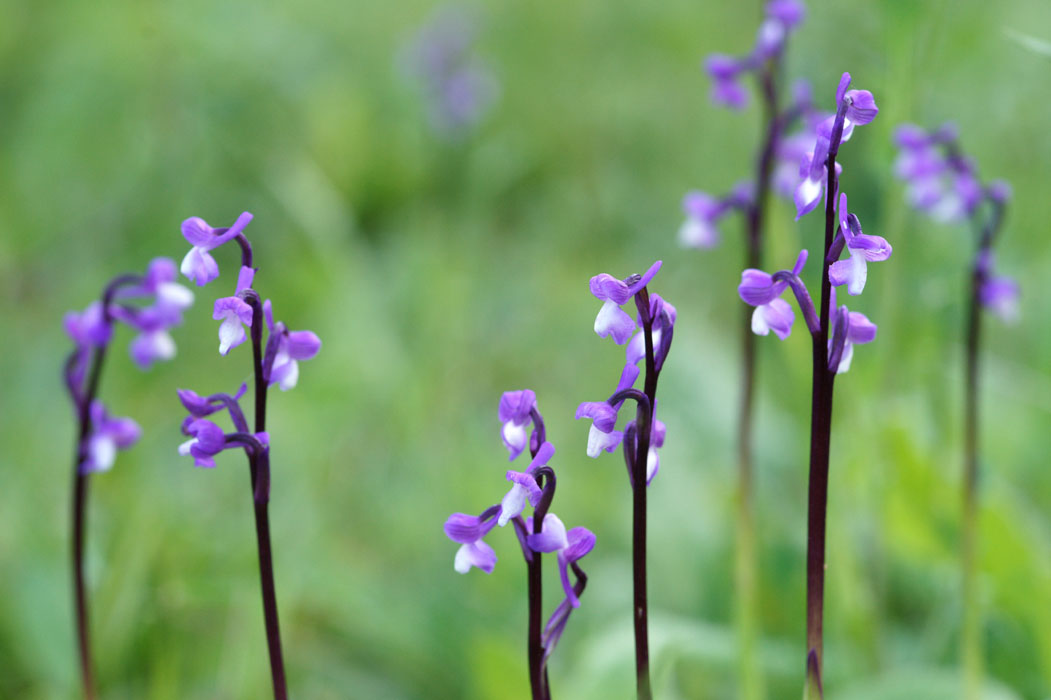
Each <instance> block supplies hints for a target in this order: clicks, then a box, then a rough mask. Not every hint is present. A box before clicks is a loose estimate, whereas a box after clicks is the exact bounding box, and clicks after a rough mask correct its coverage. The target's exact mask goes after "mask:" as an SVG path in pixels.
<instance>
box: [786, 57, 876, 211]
mask: <svg viewBox="0 0 1051 700" xmlns="http://www.w3.org/2000/svg"><path fill="white" fill-rule="evenodd" d="M849 87H850V74H849V73H844V74H843V77H842V78H841V79H840V81H839V87H838V88H837V90H836V107H837V110H836V114H834V115H832V116H829V117H826V118H825V119H823V120H821V121H820V122H819V123H818V124H817V127H816V129H815V131H816V132H817V137H816V139H814V141H813V144H814V146H813V148H812V149H811V150H810V151H809V152H808V153H807V154H806V155H805V156H804V157H803V159H802V160H801V162H800V164H799V176H800V178H801V179H802V180H801V182H800V183H799V185H798V186H797V187H796V191H795V195H794V199H795V203H796V220H797V221H798V220H799V219H800V218H802V217H803V216H805V215H807V214H809V213H810V212H812V211H813V210H814V209H815V208H817V205H818V204H820V203H821V198H822V195H825V194H826V192H825V183H826V181H827V180H828V167H827V162H828V155H829V148H830V146H831V142H832V140H833V138H835V139H836V142H837V146H836V147H837V148H838V144H840V143H845V142H847V141H849V140H850V137H851V135H852V134H853V133H854V127H855V126H857V125H864V124H868V123H869V122H871V121H872V120H873V119H875V118H876V114H877V113H878V112H879V109H878V108H877V107H876V101H875V99H873V97H872V93H871V92H869V91H868V90H850V89H848V88H849ZM837 131H838V133H834V132H837ZM842 172H843V170H842V167H841V166H840V165H839V163H836V177H835V179H836V180H838V179H839V177H840V175H841V174H842ZM828 196H831V197H835V196H836V193H835V192H832V193H830V194H828Z"/></svg>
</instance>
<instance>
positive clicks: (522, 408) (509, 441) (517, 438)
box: [497, 389, 536, 461]
mask: <svg viewBox="0 0 1051 700" xmlns="http://www.w3.org/2000/svg"><path fill="white" fill-rule="evenodd" d="M534 408H536V394H535V393H533V391H532V390H530V389H523V390H521V391H505V392H504V393H503V395H501V396H500V406H499V408H498V409H497V415H498V417H499V419H500V422H501V423H503V427H502V428H501V429H500V437H501V439H502V440H503V441H504V446H505V447H507V450H508V452H510V453H511V454H510V461H514V459H515V458H516V457H518V455H520V454H522V451H523V450H525V448H526V446H527V444H528V440H529V438H528V435H527V434H526V426H527V425H529V422H530V421H531V420H532V413H533V409H534Z"/></svg>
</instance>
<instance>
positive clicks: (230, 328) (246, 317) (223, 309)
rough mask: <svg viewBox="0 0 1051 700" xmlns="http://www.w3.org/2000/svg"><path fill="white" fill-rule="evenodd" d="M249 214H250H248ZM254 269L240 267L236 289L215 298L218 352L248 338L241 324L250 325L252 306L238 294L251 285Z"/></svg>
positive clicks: (214, 313)
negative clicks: (231, 293)
mask: <svg viewBox="0 0 1051 700" xmlns="http://www.w3.org/2000/svg"><path fill="white" fill-rule="evenodd" d="M249 216H250V215H249ZM254 277H255V270H253V269H252V268H250V267H242V268H241V272H240V273H239V274H238V276H237V291H236V293H235V295H234V296H232V297H222V298H219V299H216V300H215V307H214V309H213V311H212V318H214V319H215V320H216V321H222V323H221V324H220V325H219V354H220V355H226V354H227V353H228V352H230V350H231V349H232V348H235V347H237V346H238V345H240V344H241V343H243V342H245V341H246V340H247V339H248V334H247V333H245V329H244V327H243V326H242V325H241V324H244V325H245V326H251V325H252V307H251V306H250V305H249V304H248V303H247V302H245V300H244V299H242V298H241V296H240V294H241V292H243V291H244V290H246V289H248V288H250V287H251V286H252V279H253V278H254Z"/></svg>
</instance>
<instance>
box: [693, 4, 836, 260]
mask: <svg viewBox="0 0 1051 700" xmlns="http://www.w3.org/2000/svg"><path fill="white" fill-rule="evenodd" d="M804 15H805V8H804V6H803V4H802V3H801V2H799V1H798V0H773V1H772V2H769V3H767V5H766V18H765V19H764V21H763V23H762V25H760V27H759V35H758V38H757V40H756V45H755V47H754V48H753V49H752V52H751V53H749V54H748V55H746V56H744V57H742V58H733V57H731V56H726V55H724V54H712V55H710V56H709V57H708V58H707V59H706V61H705V70H706V71H707V73H708V75H709V76H710V77H711V78H712V81H713V82H712V100H713V101H714V102H715V103H716V104H719V105H723V106H727V107H730V108H732V109H742V108H744V106H745V105H746V104H747V93H746V91H745V89H744V88H743V86H742V85H741V84H740V80H741V79H742V78H743V77H744V76H746V75H753V76H754V78H755V82H756V84H757V87H758V89H759V91H760V93H761V95H762V97H763V100H764V102H765V103H766V106H767V112H768V124H767V139H766V143H765V146H764V149H763V150H764V154H763V155H762V156H761V157H760V158H759V162H760V164H761V165H760V172H759V174H758V177H759V179H760V180H762V181H761V182H751V181H748V182H742V183H739V184H738V185H736V186H735V187H734V188H733V189H732V190H731V191H730V192H728V193H727V194H725V195H723V196H720V197H716V196H713V195H710V194H707V193H705V192H701V191H698V190H691V191H689V192H687V193H686V195H685V197H683V201H682V209H683V213H684V214H685V220H684V221H683V223H682V225H681V226H680V227H679V235H678V238H679V243H680V245H682V246H683V247H684V248H712V247H714V246H716V245H717V244H718V243H719V232H718V228H717V224H718V222H719V220H720V219H722V218H723V217H724V216H726V215H727V214H729V213H732V212H735V211H736V212H741V213H743V214H745V215H746V216H748V215H751V214H753V213H754V212H755V211H756V210H757V209H759V208H761V207H762V204H761V203H760V202H759V201H758V200H759V199H761V198H762V194H763V192H765V190H766V187H767V185H768V184H769V186H770V187H771V188H772V189H773V190H774V192H776V193H777V194H779V195H781V196H783V197H791V196H792V194H793V193H794V192H795V189H796V186H797V185H798V183H799V180H800V175H799V163H800V161H801V160H802V159H803V158H804V157H806V156H807V155H808V153H809V151H810V146H811V145H812V144H813V138H812V136H811V134H810V133H809V132H808V131H807V130H806V129H803V130H799V131H796V132H794V133H791V134H786V132H787V131H789V130H790V129H791V128H792V125H793V123H795V122H796V121H797V120H799V119H801V118H802V119H803V120H804V121H805V122H806V123H808V124H809V125H810V127H813V126H814V125H816V124H817V122H819V121H820V120H821V119H824V117H825V115H822V114H820V113H819V112H817V111H816V110H814V108H813V100H812V97H811V92H810V86H809V85H808V84H807V83H806V81H798V82H796V83H795V85H794V86H793V87H792V90H791V99H790V100H789V101H788V104H787V106H786V107H784V108H782V107H781V106H780V105H779V96H778V92H779V90H778V86H777V80H778V77H779V75H780V62H781V59H782V54H783V53H784V49H785V46H786V44H787V39H788V36H789V35H790V34H791V32H792V30H794V29H795V28H796V26H797V25H798V24H799V23H800V22H801V21H802V20H803V16H804Z"/></svg>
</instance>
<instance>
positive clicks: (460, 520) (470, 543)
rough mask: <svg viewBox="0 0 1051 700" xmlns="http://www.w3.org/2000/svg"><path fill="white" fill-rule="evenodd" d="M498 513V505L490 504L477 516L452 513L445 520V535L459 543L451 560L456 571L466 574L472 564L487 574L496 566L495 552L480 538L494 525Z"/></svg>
mask: <svg viewBox="0 0 1051 700" xmlns="http://www.w3.org/2000/svg"><path fill="white" fill-rule="evenodd" d="M499 514H500V506H492V507H490V508H488V509H486V510H485V511H484V512H483V513H482V514H481V515H479V516H474V515H467V514H465V513H453V514H452V515H450V516H449V519H448V520H446V521H445V534H446V536H447V537H448V538H449V539H451V540H452V541H453V542H459V543H460V548H459V549H458V550H456V558H455V559H454V560H453V568H454V569H455V570H456V571H457V572H459V573H461V574H466V573H467V572H468V571H470V570H471V567H472V566H476V567H478V568H479V569H481V570H482V571H484V572H485V573H487V574H490V573H492V572H493V569H494V568H495V567H496V552H494V551H493V548H492V547H490V546H489V545H488V544H486V543H485V542H484V541H482V538H483V537H485V536H486V535H487V534H489V531H490V530H492V529H493V528H494V527H495V526H496V518H497V516H498V515H499Z"/></svg>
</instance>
